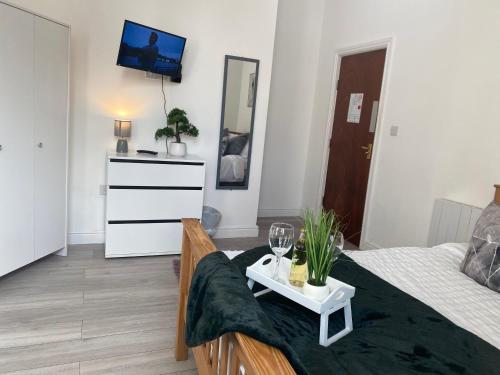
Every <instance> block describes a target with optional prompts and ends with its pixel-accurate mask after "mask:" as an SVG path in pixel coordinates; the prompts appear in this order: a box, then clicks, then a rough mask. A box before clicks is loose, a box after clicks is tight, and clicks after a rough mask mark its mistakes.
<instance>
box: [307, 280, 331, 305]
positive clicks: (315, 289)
mask: <svg viewBox="0 0 500 375" xmlns="http://www.w3.org/2000/svg"><path fill="white" fill-rule="evenodd" d="M302 293H304V295H305V296H307V297H309V298H312V299H315V300H316V301H319V302H321V301H323V300H324V299H325V298H326V297H328V295H329V294H330V288H328V286H327V285H324V286H316V285H312V284H309V281H307V282H305V283H304V288H303V289H302Z"/></svg>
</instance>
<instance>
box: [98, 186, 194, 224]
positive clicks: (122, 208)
mask: <svg viewBox="0 0 500 375" xmlns="http://www.w3.org/2000/svg"><path fill="white" fill-rule="evenodd" d="M107 193H108V196H107V219H108V220H162V219H182V218H198V219H200V218H201V212H202V207H203V190H156V189H113V188H109V187H108V192H107Z"/></svg>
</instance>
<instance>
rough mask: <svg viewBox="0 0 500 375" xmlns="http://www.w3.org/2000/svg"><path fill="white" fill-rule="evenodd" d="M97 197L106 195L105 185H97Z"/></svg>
mask: <svg viewBox="0 0 500 375" xmlns="http://www.w3.org/2000/svg"><path fill="white" fill-rule="evenodd" d="M99 195H106V185H99Z"/></svg>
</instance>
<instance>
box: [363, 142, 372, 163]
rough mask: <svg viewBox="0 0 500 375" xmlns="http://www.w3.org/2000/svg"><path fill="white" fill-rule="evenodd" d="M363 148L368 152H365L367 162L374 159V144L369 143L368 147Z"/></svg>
mask: <svg viewBox="0 0 500 375" xmlns="http://www.w3.org/2000/svg"><path fill="white" fill-rule="evenodd" d="M361 148H362V149H363V150H366V151H365V155H366V160H370V159H371V158H372V150H373V144H372V143H368V145H366V146H361Z"/></svg>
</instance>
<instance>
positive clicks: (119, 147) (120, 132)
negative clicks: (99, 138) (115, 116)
mask: <svg viewBox="0 0 500 375" xmlns="http://www.w3.org/2000/svg"><path fill="white" fill-rule="evenodd" d="M131 132H132V121H130V120H115V137H119V139H118V142H117V143H116V152H117V153H119V154H126V153H127V152H128V143H127V139H126V138H130V134H131Z"/></svg>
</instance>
